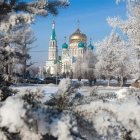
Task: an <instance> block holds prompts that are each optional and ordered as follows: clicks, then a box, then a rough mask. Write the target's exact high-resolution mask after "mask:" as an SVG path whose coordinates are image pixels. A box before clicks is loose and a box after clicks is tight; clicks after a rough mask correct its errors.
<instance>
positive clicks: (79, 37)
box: [45, 22, 94, 75]
mask: <svg viewBox="0 0 140 140" xmlns="http://www.w3.org/2000/svg"><path fill="white" fill-rule="evenodd" d="M93 49H94V47H93V45H92V44H91V40H90V44H89V45H87V36H86V35H85V34H84V33H82V32H81V30H80V28H79V27H78V28H77V30H76V31H75V32H74V33H73V34H72V35H71V36H70V37H69V44H67V43H66V38H65V42H64V44H63V45H62V54H61V56H59V57H58V46H57V39H56V32H55V22H53V24H52V34H51V39H50V42H49V49H48V60H47V61H46V66H45V69H46V72H47V73H49V74H51V75H55V74H56V73H61V74H62V73H69V72H74V71H75V68H76V67H78V65H77V63H76V62H77V60H78V59H80V61H81V62H82V61H83V58H84V55H85V53H86V51H87V50H92V51H93Z"/></svg>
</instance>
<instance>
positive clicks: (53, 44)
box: [48, 21, 57, 61]
mask: <svg viewBox="0 0 140 140" xmlns="http://www.w3.org/2000/svg"><path fill="white" fill-rule="evenodd" d="M56 59H57V40H56V33H55V22H54V21H53V24H52V35H51V39H50V42H49V52H48V60H49V61H56Z"/></svg>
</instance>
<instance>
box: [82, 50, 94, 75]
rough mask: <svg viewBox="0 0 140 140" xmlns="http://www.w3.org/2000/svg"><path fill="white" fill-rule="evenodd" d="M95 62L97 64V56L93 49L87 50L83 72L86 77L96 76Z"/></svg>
mask: <svg viewBox="0 0 140 140" xmlns="http://www.w3.org/2000/svg"><path fill="white" fill-rule="evenodd" d="M95 64H96V56H95V54H94V53H93V50H90V49H89V50H87V51H86V54H85V56H84V60H83V64H82V69H83V74H85V76H86V78H90V77H92V78H93V77H96V76H95V75H96V74H95Z"/></svg>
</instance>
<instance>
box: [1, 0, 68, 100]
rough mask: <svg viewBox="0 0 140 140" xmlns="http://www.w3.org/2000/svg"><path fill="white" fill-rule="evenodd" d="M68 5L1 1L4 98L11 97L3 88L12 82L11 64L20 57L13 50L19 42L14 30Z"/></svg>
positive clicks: (2, 83)
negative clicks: (39, 16)
mask: <svg viewBox="0 0 140 140" xmlns="http://www.w3.org/2000/svg"><path fill="white" fill-rule="evenodd" d="M67 5H68V1H50V2H48V1H46V0H40V1H38V0H36V1H30V2H28V1H26V0H25V1H18V0H9V1H7V0H4V1H0V54H1V55H0V74H1V76H2V79H3V80H2V81H3V82H2V81H1V85H0V86H1V88H0V90H1V91H0V94H2V96H5V95H6V94H7V95H9V93H8V92H6V90H3V86H4V89H5V88H6V87H8V86H9V85H10V82H12V80H11V79H12V76H11V75H9V64H11V63H12V62H11V61H13V59H14V58H15V57H19V53H17V52H16V51H15V50H14V49H13V48H12V46H13V44H14V43H15V42H16V41H17V39H15V38H14V37H13V35H12V30H13V29H14V28H16V27H17V26H19V25H23V24H31V23H32V22H33V21H34V18H35V17H34V16H35V15H41V16H47V15H48V13H51V14H54V15H56V14H57V13H58V11H57V9H58V8H59V7H65V6H67ZM7 83H8V84H7ZM7 91H8V90H7ZM5 97H7V96H5ZM3 99H5V98H3Z"/></svg>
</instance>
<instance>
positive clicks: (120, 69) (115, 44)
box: [96, 31, 129, 85]
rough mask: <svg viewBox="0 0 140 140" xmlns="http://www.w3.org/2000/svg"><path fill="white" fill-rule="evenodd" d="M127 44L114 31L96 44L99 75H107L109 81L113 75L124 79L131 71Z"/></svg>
mask: <svg viewBox="0 0 140 140" xmlns="http://www.w3.org/2000/svg"><path fill="white" fill-rule="evenodd" d="M125 45H126V43H125V42H124V41H123V40H122V39H121V38H120V37H119V36H118V35H117V34H116V33H115V32H114V31H113V32H112V33H111V34H110V35H109V36H108V37H106V38H105V39H104V40H103V41H101V42H98V43H97V44H96V46H97V64H96V71H97V73H99V75H105V76H106V77H107V78H108V81H109V82H110V79H111V77H112V76H119V77H121V79H122V78H123V77H124V76H127V74H128V73H129V72H128V62H129V54H128V48H127V47H126V46H125ZM108 85H109V83H108Z"/></svg>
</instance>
